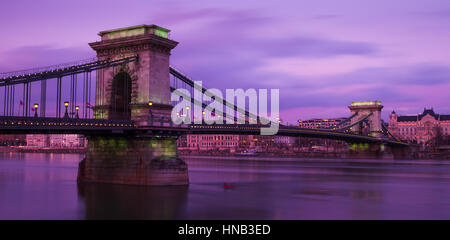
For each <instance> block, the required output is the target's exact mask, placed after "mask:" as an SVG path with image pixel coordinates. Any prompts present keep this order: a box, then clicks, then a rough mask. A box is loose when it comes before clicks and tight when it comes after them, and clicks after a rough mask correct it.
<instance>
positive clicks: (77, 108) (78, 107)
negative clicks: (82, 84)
mask: <svg viewBox="0 0 450 240" xmlns="http://www.w3.org/2000/svg"><path fill="white" fill-rule="evenodd" d="M75 110H76V111H77V115H76V116H75V117H76V118H80V117H79V116H78V110H80V106H75Z"/></svg>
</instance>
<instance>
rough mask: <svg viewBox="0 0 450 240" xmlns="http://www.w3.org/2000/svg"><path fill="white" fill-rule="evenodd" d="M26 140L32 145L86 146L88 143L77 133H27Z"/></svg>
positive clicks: (28, 144)
mask: <svg viewBox="0 0 450 240" xmlns="http://www.w3.org/2000/svg"><path fill="white" fill-rule="evenodd" d="M26 141H27V146H30V147H61V148H70V147H85V146H86V143H87V141H86V139H85V138H84V137H83V136H82V135H77V134H27V136H26Z"/></svg>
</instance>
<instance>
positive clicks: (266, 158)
mask: <svg viewBox="0 0 450 240" xmlns="http://www.w3.org/2000/svg"><path fill="white" fill-rule="evenodd" d="M179 157H180V158H181V159H183V160H186V161H188V162H191V163H192V161H198V160H201V161H210V160H224V161H227V162H228V161H258V162H267V163H270V162H274V163H275V162H278V163H280V162H286V163H324V164H326V163H346V164H357V163H367V164H371V163H375V164H402V165H446V166H447V165H450V161H448V160H447V159H409V160H394V159H361V158H353V159H348V158H301V157H286V156H282V157H281V156H280V157H269V156H234V155H229V156H219V155H216V156H204V155H179Z"/></svg>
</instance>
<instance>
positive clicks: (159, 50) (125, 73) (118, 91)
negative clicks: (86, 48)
mask: <svg viewBox="0 0 450 240" xmlns="http://www.w3.org/2000/svg"><path fill="white" fill-rule="evenodd" d="M169 32H170V30H168V29H165V28H162V27H159V26H156V25H138V26H133V27H127V28H119V29H114V30H107V31H102V32H100V33H99V35H100V37H101V41H98V42H93V43H89V45H90V46H91V47H92V48H93V49H94V50H95V51H96V52H97V57H98V59H99V61H103V60H116V59H121V58H125V57H132V56H137V57H138V60H137V61H134V62H130V63H127V64H124V65H122V66H115V67H110V68H106V69H103V70H98V73H97V74H98V75H97V80H96V94H95V107H94V117H95V118H103V119H126V120H134V121H135V123H136V124H137V125H138V126H145V125H148V122H147V121H148V116H149V112H150V111H152V114H153V115H154V116H157V117H161V116H162V117H165V118H168V117H169V116H170V111H171V109H172V106H171V105H170V103H171V102H170V78H169V57H170V51H171V50H172V49H173V48H174V47H175V46H176V45H177V44H178V42H175V41H173V40H170V39H168V33H169ZM149 102H152V106H151V107H150V106H149V104H148V103H149ZM150 108H151V109H150Z"/></svg>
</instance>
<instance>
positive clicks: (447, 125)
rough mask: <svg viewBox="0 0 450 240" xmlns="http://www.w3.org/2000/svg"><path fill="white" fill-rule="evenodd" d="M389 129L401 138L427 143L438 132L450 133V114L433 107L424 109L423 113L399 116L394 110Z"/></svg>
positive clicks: (446, 134)
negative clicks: (442, 112)
mask: <svg viewBox="0 0 450 240" xmlns="http://www.w3.org/2000/svg"><path fill="white" fill-rule="evenodd" d="M388 129H389V132H390V133H391V134H392V135H394V136H395V137H397V138H399V139H401V140H404V141H408V142H416V143H420V144H426V143H429V142H430V141H431V140H432V139H433V138H435V137H436V136H437V135H438V134H442V135H443V136H449V135H450V115H443V114H436V113H435V112H434V110H433V108H431V109H424V110H423V113H421V114H417V115H406V116H399V115H397V113H396V112H395V111H392V113H391V114H390V116H389V127H388Z"/></svg>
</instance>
